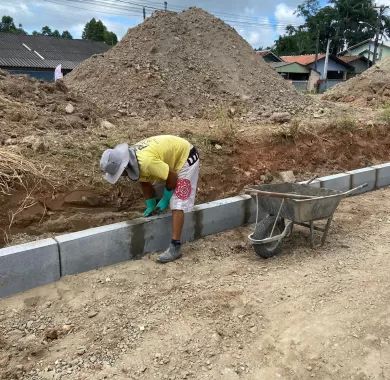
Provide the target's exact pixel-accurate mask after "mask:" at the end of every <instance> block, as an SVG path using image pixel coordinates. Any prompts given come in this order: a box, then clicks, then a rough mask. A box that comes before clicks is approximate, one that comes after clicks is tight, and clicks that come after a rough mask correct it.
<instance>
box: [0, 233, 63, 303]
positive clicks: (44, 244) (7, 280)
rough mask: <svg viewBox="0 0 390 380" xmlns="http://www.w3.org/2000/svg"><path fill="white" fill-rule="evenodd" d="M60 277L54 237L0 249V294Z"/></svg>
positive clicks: (18, 290) (24, 288) (7, 294)
mask: <svg viewBox="0 0 390 380" xmlns="http://www.w3.org/2000/svg"><path fill="white" fill-rule="evenodd" d="M59 278H60V258H59V252H58V245H57V242H56V241H55V240H54V239H44V240H38V241H34V242H32V243H26V244H20V245H15V246H12V247H7V248H3V249H0V298H1V297H6V296H9V295H11V294H14V293H18V292H22V291H24V290H27V289H31V288H35V287H37V286H40V285H45V284H48V283H49V282H53V281H57V280H59Z"/></svg>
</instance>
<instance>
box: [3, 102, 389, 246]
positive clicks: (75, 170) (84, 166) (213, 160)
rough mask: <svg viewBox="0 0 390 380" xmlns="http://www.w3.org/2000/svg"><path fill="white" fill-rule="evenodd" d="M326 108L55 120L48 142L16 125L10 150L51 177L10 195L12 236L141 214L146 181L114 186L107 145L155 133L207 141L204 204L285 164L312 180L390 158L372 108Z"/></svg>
mask: <svg viewBox="0 0 390 380" xmlns="http://www.w3.org/2000/svg"><path fill="white" fill-rule="evenodd" d="M77 107H78V106H77V105H75V110H77ZM75 112H77V111H75ZM352 113H353V115H352ZM316 116H317V117H312V118H309V119H302V120H300V119H298V117H297V118H295V119H293V120H292V122H290V123H285V124H282V125H280V124H261V123H247V122H243V121H240V120H236V119H231V118H230V117H228V116H227V115H226V116H224V117H220V118H217V119H211V120H188V121H179V120H172V121H165V122H147V121H143V120H134V119H132V118H131V119H126V118H122V119H117V120H115V124H112V123H108V122H107V121H106V120H100V121H98V122H96V124H95V123H93V124H91V125H90V126H88V127H86V128H80V129H70V130H68V129H65V130H57V129H56V128H54V127H51V126H50V125H47V127H46V129H45V131H44V133H43V134H41V135H38V136H39V137H37V138H38V139H39V140H40V141H43V142H44V145H45V147H46V148H45V149H43V150H34V148H33V146H32V145H31V144H30V143H28V142H27V143H26V136H31V134H32V133H34V130H31V129H28V128H24V127H23V125H22V123H20V124H15V125H13V130H14V133H15V137H14V138H12V143H13V145H5V146H4V147H3V149H6V150H8V149H9V150H11V151H14V150H15V149H16V150H17V151H18V152H19V153H20V154H21V155H22V156H23V157H24V159H28V160H31V161H32V162H36V163H39V164H40V165H41V166H43V167H46V168H47V175H48V177H49V179H50V180H51V182H50V183H49V182H48V183H46V182H45V181H43V182H40V185H39V187H38V188H36V189H35V191H34V192H33V194H31V196H30V202H29V203H28V205H27V206H26V204H25V199H26V196H27V193H28V191H30V190H31V189H28V191H27V190H26V188H25V187H23V186H20V185H18V184H16V185H15V187H14V189H13V191H12V192H11V194H10V195H0V205H1V207H0V228H1V230H2V232H3V233H2V234H1V235H2V239H3V242H4V243H6V244H16V243H21V242H25V241H29V240H34V239H36V238H38V237H39V236H45V237H46V236H53V235H55V234H59V233H64V232H70V231H77V230H81V229H85V228H89V227H94V226H99V225H103V224H109V223H114V222H117V221H122V220H128V219H132V218H135V217H139V216H141V215H142V210H143V201H142V198H141V193H140V190H139V188H138V186H137V185H135V184H132V183H131V182H130V181H126V180H123V181H121V182H120V183H119V184H118V185H117V186H110V185H108V184H107V183H105V182H104V181H103V179H102V176H101V174H100V170H99V166H98V165H99V159H100V155H101V152H102V151H103V150H104V149H106V148H107V147H111V146H114V145H116V144H117V143H120V142H123V141H127V142H130V143H131V142H136V141H138V140H140V139H142V138H143V137H145V136H151V135H155V134H164V133H169V134H175V135H179V136H182V137H184V138H187V139H188V140H189V141H191V142H192V143H193V144H194V145H196V146H197V147H198V148H199V150H200V152H201V163H202V168H201V177H200V181H199V188H198V197H197V202H198V203H201V202H204V201H210V200H215V199H220V198H222V197H227V196H231V195H236V194H237V193H239V192H241V191H242V189H243V187H244V186H245V185H247V184H253V183H261V182H270V181H272V179H273V178H274V177H276V176H277V173H278V172H279V171H284V170H291V169H293V170H294V174H295V176H296V177H297V179H302V180H303V179H308V178H310V177H312V175H313V174H317V175H324V174H330V173H334V172H339V171H342V170H350V169H356V168H359V167H364V166H368V165H372V164H376V163H382V162H386V161H389V160H390V153H389V152H390V134H389V133H388V131H389V125H388V124H387V123H385V122H382V121H379V120H377V116H376V114H375V112H373V111H372V110H369V109H367V110H366V109H365V110H362V111H361V113H360V114H359V113H358V112H356V110H355V109H350V108H348V107H347V108H342V107H337V108H333V109H332V111H331V112H330V111H326V110H325V111H324V113H323V114H321V115H316ZM318 116H320V117H318ZM112 121H114V120H112ZM308 126H310V127H308ZM5 131H6V133H7V131H9V132H8V133H12V132H11V129H8V130H7V129H6V128H5ZM145 131H146V132H145ZM27 141H29V140H28V139H27ZM23 202H24V203H23ZM23 205H24V206H23Z"/></svg>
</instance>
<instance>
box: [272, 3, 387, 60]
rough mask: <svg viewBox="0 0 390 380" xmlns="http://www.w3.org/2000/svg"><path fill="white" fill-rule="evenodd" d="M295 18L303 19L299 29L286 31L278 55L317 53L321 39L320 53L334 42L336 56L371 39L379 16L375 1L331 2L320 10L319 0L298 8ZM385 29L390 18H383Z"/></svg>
mask: <svg viewBox="0 0 390 380" xmlns="http://www.w3.org/2000/svg"><path fill="white" fill-rule="evenodd" d="M296 14H297V15H298V16H301V17H303V18H304V20H305V21H304V23H303V25H301V26H300V27H298V28H293V29H291V27H290V29H286V34H285V35H284V36H280V37H279V39H278V40H277V41H276V47H275V51H276V52H277V53H278V54H291V53H293V54H301V52H302V51H304V52H305V53H315V50H316V39H317V35H318V36H319V51H320V52H324V51H325V49H326V45H327V41H328V39H331V40H332V45H331V52H332V53H333V54H337V53H339V52H340V51H342V50H344V49H345V48H346V47H348V46H351V45H355V44H357V43H359V42H361V41H363V40H366V39H368V38H372V37H373V36H374V34H375V30H374V28H373V27H371V26H370V25H372V26H375V25H376V23H377V17H378V13H377V12H376V10H375V8H374V1H373V0H330V1H329V5H328V6H325V7H323V8H321V7H320V2H319V1H318V0H305V1H304V2H303V3H302V4H301V5H299V6H298V7H297V10H296ZM383 24H384V26H383V29H384V30H387V29H386V28H387V27H386V25H388V26H390V22H389V17H384V20H383Z"/></svg>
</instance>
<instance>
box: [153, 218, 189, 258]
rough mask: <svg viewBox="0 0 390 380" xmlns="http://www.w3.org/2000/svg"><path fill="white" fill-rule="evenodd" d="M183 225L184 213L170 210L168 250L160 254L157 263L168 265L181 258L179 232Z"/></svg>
mask: <svg viewBox="0 0 390 380" xmlns="http://www.w3.org/2000/svg"><path fill="white" fill-rule="evenodd" d="M183 224H184V212H183V211H182V210H172V241H171V244H170V245H169V247H168V249H167V250H166V251H165V252H164V253H162V254H161V255H160V256H159V257H158V259H157V261H159V262H160V263H168V262H170V261H174V260H176V259H179V258H180V257H181V232H182V230H183Z"/></svg>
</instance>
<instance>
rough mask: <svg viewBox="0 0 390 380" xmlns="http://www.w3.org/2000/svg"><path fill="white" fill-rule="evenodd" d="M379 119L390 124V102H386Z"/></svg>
mask: <svg viewBox="0 0 390 380" xmlns="http://www.w3.org/2000/svg"><path fill="white" fill-rule="evenodd" d="M379 119H380V121H382V122H385V123H387V124H390V104H386V106H385V107H384V108H383V110H382V112H381V114H380V117H379Z"/></svg>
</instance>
